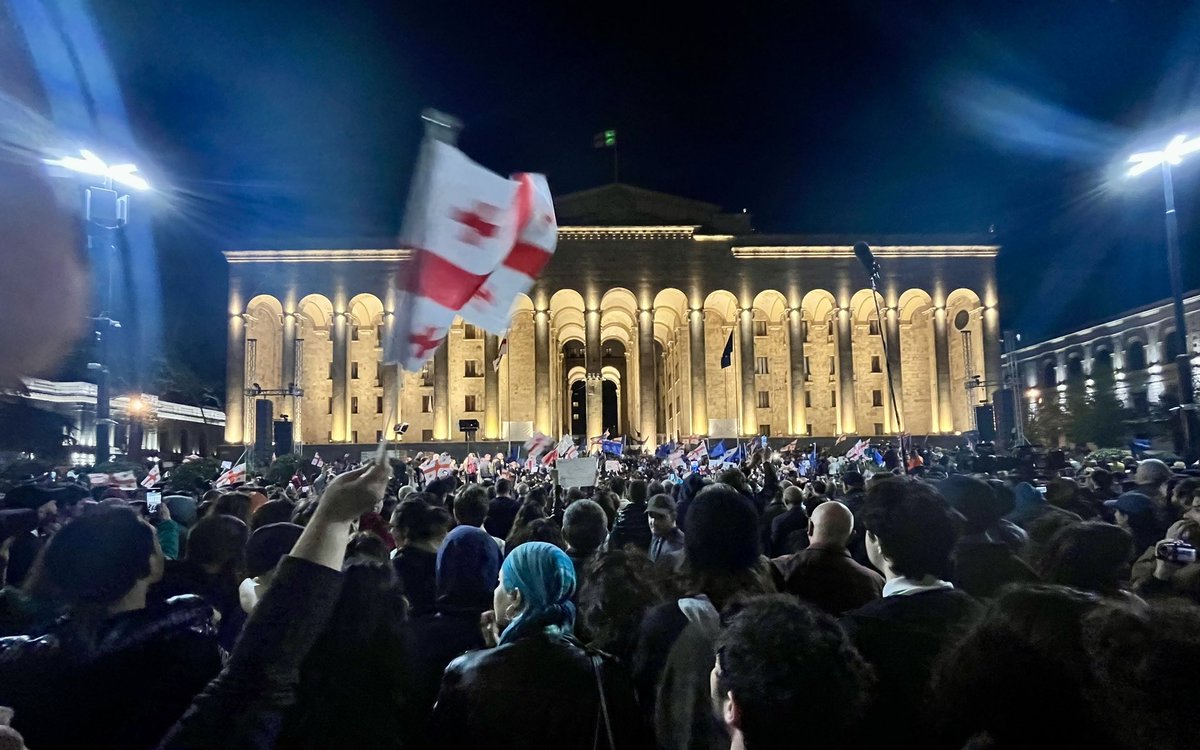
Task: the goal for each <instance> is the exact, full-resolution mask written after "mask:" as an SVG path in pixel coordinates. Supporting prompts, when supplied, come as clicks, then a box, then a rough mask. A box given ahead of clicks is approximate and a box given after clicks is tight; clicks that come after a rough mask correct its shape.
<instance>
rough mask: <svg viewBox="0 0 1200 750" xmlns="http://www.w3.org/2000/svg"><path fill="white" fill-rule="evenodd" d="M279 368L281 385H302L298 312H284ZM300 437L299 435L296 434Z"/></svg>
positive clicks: (285, 386)
mask: <svg viewBox="0 0 1200 750" xmlns="http://www.w3.org/2000/svg"><path fill="white" fill-rule="evenodd" d="M281 349H282V351H281V352H280V354H281V355H282V356H281V357H280V361H281V363H282V366H281V367H280V368H279V387H280V388H287V387H288V384H289V383H292V384H295V386H296V387H297V388H299V387H300V377H299V376H298V375H297V374H296V313H292V312H285V313H284V314H283V343H282V344H281ZM296 437H297V438H299V436H298V435H297V436H296Z"/></svg>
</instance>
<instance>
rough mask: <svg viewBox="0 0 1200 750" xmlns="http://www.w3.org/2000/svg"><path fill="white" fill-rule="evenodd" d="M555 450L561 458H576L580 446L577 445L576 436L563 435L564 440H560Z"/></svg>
mask: <svg viewBox="0 0 1200 750" xmlns="http://www.w3.org/2000/svg"><path fill="white" fill-rule="evenodd" d="M554 452H555V453H557V454H558V457H559V458H575V457H576V456H578V455H579V448H578V447H576V445H575V438H573V437H571V436H570V435H563V436H562V440H559V441H558V445H557V446H555V449H554Z"/></svg>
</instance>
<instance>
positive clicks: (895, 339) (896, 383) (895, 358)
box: [883, 307, 904, 432]
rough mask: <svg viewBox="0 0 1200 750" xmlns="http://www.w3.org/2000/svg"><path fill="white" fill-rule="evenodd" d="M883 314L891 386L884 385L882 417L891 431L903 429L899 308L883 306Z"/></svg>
mask: <svg viewBox="0 0 1200 750" xmlns="http://www.w3.org/2000/svg"><path fill="white" fill-rule="evenodd" d="M883 314H884V315H886V316H887V328H885V329H884V333H886V334H887V342H888V357H887V360H888V361H887V368H888V369H887V372H886V373H885V374H886V375H889V376H890V377H891V379H892V387H891V388H890V389H889V388H887V386H886V383H885V386H884V397H885V400H886V401H887V403H888V411H887V417H886V419H884V423H885V424H889V425H891V430H890V431H891V432H903V431H904V374H903V372H902V370H903V367H902V366H901V358H900V310H899V309H897V308H895V307H887V308H884V310H883ZM892 391H895V401H896V405H895V407H894V408H893V407H892V406H891V403H892ZM897 413H899V414H900V419H899V421H897V419H896V414H897Z"/></svg>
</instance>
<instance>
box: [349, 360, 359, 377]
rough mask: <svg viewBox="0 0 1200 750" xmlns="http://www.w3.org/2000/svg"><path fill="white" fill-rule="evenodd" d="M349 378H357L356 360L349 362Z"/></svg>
mask: <svg viewBox="0 0 1200 750" xmlns="http://www.w3.org/2000/svg"><path fill="white" fill-rule="evenodd" d="M350 379H351V380H358V363H357V362H351V363H350Z"/></svg>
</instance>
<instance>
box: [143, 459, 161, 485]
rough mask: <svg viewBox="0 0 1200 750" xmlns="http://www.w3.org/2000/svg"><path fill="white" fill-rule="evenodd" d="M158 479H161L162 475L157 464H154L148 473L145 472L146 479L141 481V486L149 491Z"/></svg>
mask: <svg viewBox="0 0 1200 750" xmlns="http://www.w3.org/2000/svg"><path fill="white" fill-rule="evenodd" d="M160 479H162V475H161V474H160V473H159V471H158V464H154V465H153V466H151V467H150V471H148V472H146V478H145V479H143V480H142V486H143V487H145V488H146V489H150V488H151V487H153V486H154V485H156V484H158V481H159V480H160Z"/></svg>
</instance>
